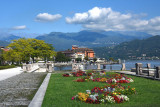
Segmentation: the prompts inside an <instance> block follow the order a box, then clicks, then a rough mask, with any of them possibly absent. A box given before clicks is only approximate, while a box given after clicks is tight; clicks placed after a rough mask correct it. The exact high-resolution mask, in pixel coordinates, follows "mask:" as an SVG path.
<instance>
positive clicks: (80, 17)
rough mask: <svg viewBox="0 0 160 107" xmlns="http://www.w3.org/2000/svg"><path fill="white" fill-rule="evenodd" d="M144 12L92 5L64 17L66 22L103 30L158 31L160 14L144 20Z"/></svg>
mask: <svg viewBox="0 0 160 107" xmlns="http://www.w3.org/2000/svg"><path fill="white" fill-rule="evenodd" d="M146 16H147V15H146V14H144V13H143V14H131V13H125V14H124V13H120V12H118V11H113V10H112V9H111V8H100V7H94V8H92V9H90V10H88V11H87V12H83V13H75V14H74V16H73V17H66V22H67V23H68V24H81V25H82V26H83V27H84V28H85V29H92V30H105V31H142V32H147V33H150V34H158V33H160V16H159V17H155V18H152V19H148V20H145V19H143V17H146Z"/></svg>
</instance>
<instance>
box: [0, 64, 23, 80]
mask: <svg viewBox="0 0 160 107" xmlns="http://www.w3.org/2000/svg"><path fill="white" fill-rule="evenodd" d="M22 72H23V71H22V69H21V67H17V68H10V69H4V70H0V81H2V80H5V79H7V78H10V77H13V76H15V75H18V74H21V73H22Z"/></svg>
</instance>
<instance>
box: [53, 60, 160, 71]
mask: <svg viewBox="0 0 160 107" xmlns="http://www.w3.org/2000/svg"><path fill="white" fill-rule="evenodd" d="M123 62H125V64H126V70H131V68H135V63H142V64H143V67H146V66H147V63H150V64H151V67H152V68H153V67H154V66H160V60H126V61H123ZM121 67H122V65H121V64H114V65H106V70H110V69H112V70H121ZM84 68H85V69H97V65H94V64H93V65H85V66H84ZM102 68H103V65H101V69H102ZM54 70H55V71H57V70H72V66H62V67H55V68H54Z"/></svg>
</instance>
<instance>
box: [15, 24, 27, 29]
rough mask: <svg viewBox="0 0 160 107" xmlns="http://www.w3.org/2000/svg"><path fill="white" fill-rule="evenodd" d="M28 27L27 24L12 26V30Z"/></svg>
mask: <svg viewBox="0 0 160 107" xmlns="http://www.w3.org/2000/svg"><path fill="white" fill-rule="evenodd" d="M26 28H27V27H26V25H22V26H14V27H12V30H24V29H26Z"/></svg>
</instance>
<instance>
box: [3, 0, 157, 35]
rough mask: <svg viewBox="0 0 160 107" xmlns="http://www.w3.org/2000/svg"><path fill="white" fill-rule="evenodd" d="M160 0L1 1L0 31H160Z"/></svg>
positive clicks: (38, 32)
mask: <svg viewBox="0 0 160 107" xmlns="http://www.w3.org/2000/svg"><path fill="white" fill-rule="evenodd" d="M159 5H160V0H1V1H0V13H1V16H0V32H7V33H13V34H14V33H28V34H29V33H37V34H44V33H50V32H78V31H80V30H85V29H91V30H105V31H142V32H147V33H150V34H160V12H159V10H160V6H159Z"/></svg>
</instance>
